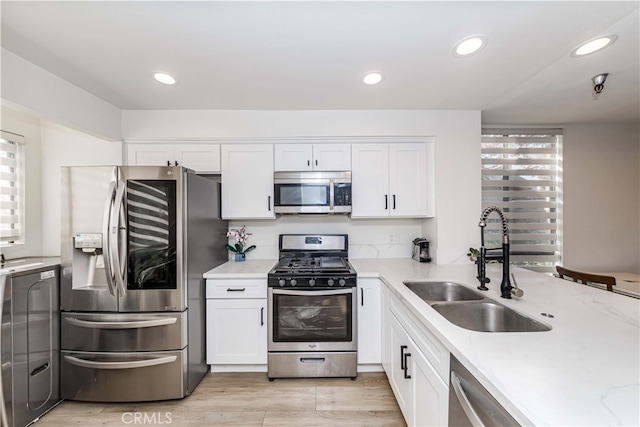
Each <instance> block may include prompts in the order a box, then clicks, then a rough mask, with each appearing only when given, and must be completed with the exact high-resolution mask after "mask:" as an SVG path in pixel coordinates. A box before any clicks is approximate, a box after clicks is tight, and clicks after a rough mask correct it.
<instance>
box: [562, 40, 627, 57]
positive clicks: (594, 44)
mask: <svg viewBox="0 0 640 427" xmlns="http://www.w3.org/2000/svg"><path fill="white" fill-rule="evenodd" d="M617 39H618V36H616V35H610V36H603V37H598V38H595V39H592V40H589V41H586V42H584V43H582V44H581V45H579V46H578V47H576V48H575V49H573V50H572V51H571V53H570V54H569V56H571V57H572V58H579V57H581V56H585V55H590V54H592V53H594V52H597V51H599V50H602V49H604V48H605V47H607V46H611V45H612V44H613V42H615V41H616V40H617Z"/></svg>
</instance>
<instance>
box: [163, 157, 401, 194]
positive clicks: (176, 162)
mask: <svg viewBox="0 0 640 427" xmlns="http://www.w3.org/2000/svg"><path fill="white" fill-rule="evenodd" d="M173 163H175V165H176V166H180V164H179V163H178V161H177V160H176V161H174V162H173ZM394 197H395V196H394Z"/></svg>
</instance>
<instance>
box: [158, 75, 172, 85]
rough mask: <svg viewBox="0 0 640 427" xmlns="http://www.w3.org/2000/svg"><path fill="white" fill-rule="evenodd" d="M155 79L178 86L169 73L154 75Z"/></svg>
mask: <svg viewBox="0 0 640 427" xmlns="http://www.w3.org/2000/svg"><path fill="white" fill-rule="evenodd" d="M153 78H154V79H156V80H157V81H159V82H160V83H163V84H166V85H174V84H176V79H175V78H173V77H172V76H170V75H169V74H167V73H154V74H153Z"/></svg>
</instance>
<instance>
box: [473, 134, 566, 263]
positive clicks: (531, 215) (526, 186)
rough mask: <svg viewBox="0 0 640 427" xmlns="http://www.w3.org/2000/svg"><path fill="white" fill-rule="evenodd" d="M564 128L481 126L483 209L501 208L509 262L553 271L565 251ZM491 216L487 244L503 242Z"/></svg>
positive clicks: (486, 233) (498, 228)
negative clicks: (563, 196)
mask: <svg viewBox="0 0 640 427" xmlns="http://www.w3.org/2000/svg"><path fill="white" fill-rule="evenodd" d="M561 144H562V130H560V129H528V130H522V129H521V130H518V129H483V131H482V149H481V153H482V207H483V209H484V208H487V207H489V206H492V205H493V206H497V207H499V208H500V209H501V210H502V211H503V212H504V214H505V217H506V218H507V220H508V223H509V241H510V243H511V253H510V254H511V256H510V259H511V262H512V263H513V264H514V265H518V266H520V267H524V268H528V269H531V270H535V271H542V272H552V271H554V270H555V265H557V264H558V263H560V260H561V255H562V239H561V236H562V233H561V218H562V211H561V207H562V191H561V183H562V176H561V172H562V167H561V159H562V156H561ZM501 236H502V230H501V228H500V223H499V219H497V217H495V218H494V217H493V216H492V217H490V218H489V221H488V222H487V227H486V230H485V243H486V245H487V247H494V246H495V247H499V246H500V245H501Z"/></svg>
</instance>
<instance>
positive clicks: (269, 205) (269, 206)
mask: <svg viewBox="0 0 640 427" xmlns="http://www.w3.org/2000/svg"><path fill="white" fill-rule="evenodd" d="M267 209H269V211H271V196H268V197H267Z"/></svg>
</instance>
